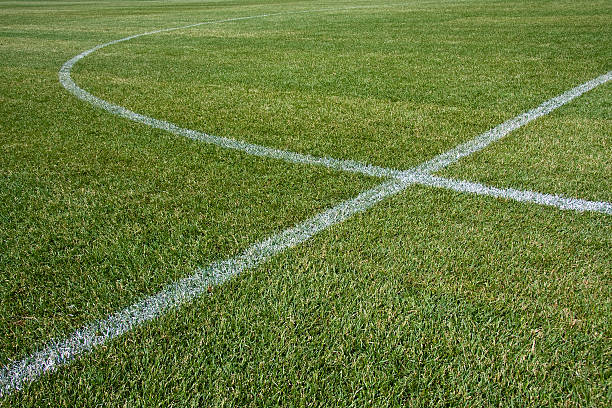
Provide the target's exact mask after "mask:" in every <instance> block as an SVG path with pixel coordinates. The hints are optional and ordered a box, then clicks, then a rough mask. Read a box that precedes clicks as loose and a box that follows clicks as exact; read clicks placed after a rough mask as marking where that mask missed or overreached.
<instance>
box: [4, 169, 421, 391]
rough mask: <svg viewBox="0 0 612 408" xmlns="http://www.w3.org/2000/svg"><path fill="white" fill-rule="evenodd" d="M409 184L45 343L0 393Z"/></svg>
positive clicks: (370, 196) (389, 185)
mask: <svg viewBox="0 0 612 408" xmlns="http://www.w3.org/2000/svg"><path fill="white" fill-rule="evenodd" d="M409 184H410V182H409V181H407V180H403V181H402V180H398V179H390V180H388V181H386V182H384V183H382V184H380V185H378V186H376V187H374V188H372V189H370V190H367V191H365V192H363V193H361V194H359V195H358V196H357V197H355V198H353V199H351V200H348V201H345V202H343V203H341V204H339V205H337V206H335V207H333V208H331V209H329V210H327V211H324V212H322V213H320V214H318V215H315V216H314V217H312V218H309V219H308V220H306V221H304V222H303V223H301V224H298V225H296V226H295V227H293V228H289V229H287V230H285V231H283V232H281V233H279V234H276V235H273V236H272V237H270V238H268V239H266V240H265V241H262V242H258V243H256V244H254V245H252V246H251V247H249V248H247V249H246V250H245V251H244V252H243V253H242V254H240V255H238V256H236V257H234V258H230V259H227V260H225V261H220V262H215V263H213V264H212V265H210V266H208V267H206V268H202V269H199V270H197V271H196V273H194V274H193V275H192V276H189V277H187V278H184V279H181V280H179V281H178V282H176V283H173V284H171V285H169V286H168V287H166V288H165V289H164V290H162V291H161V292H159V293H157V294H155V295H153V296H151V297H148V298H145V299H143V300H141V301H140V302H138V303H135V304H134V305H132V306H130V307H127V308H125V309H123V310H121V311H119V312H117V313H114V314H112V315H111V316H109V317H107V318H106V319H104V320H100V321H98V322H94V323H92V324H90V325H87V326H85V327H83V328H81V329H78V330H77V331H75V332H74V333H73V334H72V335H71V336H70V337H68V338H67V339H65V340H62V341H59V342H51V343H49V344H48V345H47V346H46V347H45V348H43V349H42V350H40V351H38V352H36V353H34V354H32V355H31V356H29V357H27V358H25V359H23V360H20V361H17V362H15V363H13V364H11V365H8V366H6V367H4V368H3V369H2V371H0V396H3V395H6V394H9V393H11V392H12V391H13V390H16V389H21V388H22V386H23V385H24V383H26V382H30V381H33V380H35V379H36V378H38V377H40V376H41V375H42V374H45V373H49V372H52V371H55V370H56V369H57V368H58V367H59V366H61V365H62V364H65V363H68V362H70V361H71V360H73V359H74V358H75V357H77V356H78V355H80V354H83V353H84V352H87V351H90V350H91V349H92V348H94V347H95V346H98V345H100V344H103V343H105V342H107V341H109V340H111V339H114V338H116V337H118V336H120V335H122V334H124V333H126V332H128V331H130V330H133V329H134V328H136V327H138V326H140V325H142V324H143V323H145V322H148V321H150V320H153V319H155V318H157V317H159V316H161V315H163V314H164V313H165V312H166V311H168V309H170V308H174V307H179V306H181V305H184V304H185V303H188V302H190V301H192V300H193V299H194V298H196V297H198V296H199V295H201V294H202V293H203V292H205V291H206V290H207V289H208V287H209V286H211V285H219V284H222V283H224V282H226V281H227V280H228V279H230V278H231V277H233V276H235V275H237V274H239V273H241V272H243V271H244V270H245V269H250V268H254V267H255V266H257V265H259V264H261V263H262V262H264V261H266V260H267V259H269V258H270V257H272V256H273V255H275V254H277V253H279V252H282V251H284V250H285V249H287V248H291V247H293V246H296V245H298V244H300V243H302V242H304V241H306V240H308V239H310V238H311V237H312V236H313V235H315V234H317V233H318V232H320V231H322V230H324V229H326V228H328V227H330V226H332V225H334V224H337V223H340V222H342V221H344V220H346V219H347V218H349V217H351V216H352V215H354V214H355V213H358V212H361V211H364V210H366V209H368V208H370V207H372V206H373V205H374V204H376V203H378V202H379V201H381V200H383V199H384V198H386V197H389V196H391V195H393V194H397V193H398V192H400V191H402V190H403V189H405V188H406V187H407V186H408V185H409Z"/></svg>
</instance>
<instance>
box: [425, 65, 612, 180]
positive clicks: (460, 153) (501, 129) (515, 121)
mask: <svg viewBox="0 0 612 408" xmlns="http://www.w3.org/2000/svg"><path fill="white" fill-rule="evenodd" d="M610 79H612V71H609V72H607V73H605V74H603V75H601V76H598V77H597V78H594V79H591V80H590V81H587V82H585V83H584V84H582V85H578V86H577V87H575V88H573V89H570V90H569V91H567V92H565V93H563V94H561V95H559V96H556V97H554V98H552V99H549V100H547V101H546V102H544V103H543V104H541V105H540V106H538V107H537V108H535V109H531V110H530V111H527V112H525V113H522V114H520V115H518V116H516V117H514V118H512V119H510V120H507V121H505V122H504V123H502V124H500V125H498V126H496V127H494V128H493V129H490V130H488V131H486V132H485V133H483V134H481V135H480V136H478V137H476V138H475V139H472V140H470V141H468V142H466V143H463V144H460V145H459V146H457V147H455V148H454V149H451V150H449V151H448V152H445V153H442V154H440V155H438V156H436V157H434V158H433V159H431V160H428V161H426V162H425V163H423V164H421V165H419V166H417V167H416V168H415V169H414V170H415V171H416V172H418V173H434V172H436V171H439V170H442V169H443V168H445V167H446V166H448V165H450V164H452V163H455V162H456V161H458V160H459V159H461V158H462V157H466V156H469V155H470V154H472V153H476V152H478V151H480V150H482V149H484V148H485V147H487V146H488V145H490V144H491V143H493V142H495V141H498V140H499V139H501V138H502V137H504V136H506V135H507V134H508V133H510V132H512V131H513V130H516V129H518V128H520V127H521V126H524V125H526V124H527V123H529V122H531V121H534V120H536V119H537V118H539V117H541V116H544V115H548V114H549V113H551V112H552V111H554V110H555V109H557V108H560V107H561V106H563V105H565V104H566V103H568V102H570V101H571V100H573V99H574V98H576V97H578V96H580V95H582V94H584V93H585V92H588V91H590V90H592V89H593V88H595V87H597V86H599V85H602V84H605V83H606V82H608V81H609V80H610Z"/></svg>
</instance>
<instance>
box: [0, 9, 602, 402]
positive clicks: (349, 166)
mask: <svg viewBox="0 0 612 408" xmlns="http://www.w3.org/2000/svg"><path fill="white" fill-rule="evenodd" d="M354 8H355V7H354ZM328 10H330V9H328ZM311 12H314V11H311ZM270 15H272V14H266V15H260V16H251V17H241V18H234V19H226V20H219V21H216V22H226V21H237V20H244V19H248V18H257V17H265V16H270ZM275 15H277V14H275ZM212 23H215V22H206V23H198V24H192V25H189V26H184V27H179V28H170V29H165V30H157V31H151V32H148V33H144V34H139V35H134V36H131V37H126V38H123V39H121V40H116V41H112V42H109V43H106V44H102V45H100V46H97V47H94V48H92V49H90V50H88V51H85V52H83V53H81V54H79V55H77V56H76V57H74V58H72V59H71V60H70V61H68V62H66V63H65V64H64V65H63V66H62V68H61V70H60V81H61V82H62V84H63V85H64V87H66V89H68V90H69V91H70V92H72V93H74V94H75V95H76V96H77V97H78V98H80V99H82V100H85V101H87V102H89V103H91V104H93V105H95V106H99V107H101V108H103V109H105V110H107V111H109V112H111V113H113V114H116V115H118V116H122V117H125V118H128V119H131V120H134V121H137V122H141V123H145V124H147V125H150V126H153V127H156V128H159V129H164V130H168V131H170V132H173V133H175V134H179V135H182V136H186V137H190V138H192V139H196V140H202V141H205V142H208V143H213V144H216V145H218V146H222V147H226V148H230V149H236V150H241V151H244V152H246V153H249V154H253V155H257V156H263V157H272V158H277V159H283V160H286V161H289V162H293V163H304V164H314V165H322V166H327V167H331V168H335V169H342V170H346V171H352V172H359V173H363V174H368V175H374V176H379V177H391V179H390V180H387V181H385V182H384V183H382V184H380V185H378V186H377V187H374V188H372V189H370V190H367V191H365V192H363V193H361V194H359V195H358V196H357V197H355V198H353V199H351V200H347V201H345V202H343V203H341V204H339V205H337V206H335V207H333V208H331V209H329V210H327V211H324V212H322V213H320V214H318V215H316V216H314V217H312V218H310V219H308V220H306V221H305V222H303V223H301V224H298V225H297V226H295V227H293V228H290V229H287V230H285V231H283V232H281V233H279V234H276V235H274V236H272V237H270V238H268V239H266V240H264V241H262V242H259V243H256V244H254V245H252V246H251V247H249V248H248V249H246V250H245V251H244V252H243V253H242V254H240V255H238V256H236V257H234V258H230V259H227V260H225V261H220V262H215V263H213V264H212V265H210V266H208V267H206V268H203V269H198V270H197V271H196V272H195V273H194V274H193V275H192V276H190V277H187V278H184V279H181V280H179V281H178V282H176V283H174V284H171V285H169V286H168V287H166V288H165V289H164V290H162V291H161V292H159V293H157V294H155V295H153V296H150V297H148V298H145V299H143V300H142V301H140V302H137V303H135V304H134V305H132V306H130V307H128V308H126V309H123V310H121V311H119V312H116V313H114V314H112V315H111V316H109V317H108V318H106V319H104V320H100V321H98V322H94V323H92V324H90V325H87V326H85V327H83V328H81V329H78V330H77V331H75V332H74V333H73V334H72V335H71V336H70V337H68V338H67V339H65V340H62V341H58V342H55V341H53V342H50V343H49V344H48V345H47V346H46V347H44V348H43V349H42V350H40V351H38V352H36V353H34V354H32V355H31V356H29V357H27V358H25V359H23V360H20V361H16V362H14V363H12V364H9V365H7V366H5V367H4V368H3V369H2V370H1V371H0V396H5V395H7V394H10V393H11V392H12V391H14V390H18V389H21V388H22V387H23V385H24V384H25V383H28V382H31V381H34V380H36V379H37V378H38V377H40V376H41V375H43V374H45V373H49V372H52V371H55V370H56V369H57V368H58V367H59V366H61V365H63V364H66V363H68V362H70V361H72V360H74V359H75V358H76V357H78V356H79V355H80V354H83V353H85V352H87V351H90V350H92V349H93V348H94V347H96V346H97V345H100V344H103V343H105V342H107V341H108V340H110V339H113V338H116V337H118V336H120V335H122V334H124V333H126V332H128V331H130V330H132V329H134V328H136V327H138V326H141V325H142V324H144V323H146V322H148V321H151V320H153V319H155V318H157V317H159V316H161V315H163V314H164V313H165V312H167V311H168V310H169V309H171V308H175V307H179V306H181V305H184V304H185V303H188V302H190V301H192V300H193V299H195V298H196V297H198V296H199V295H200V294H202V293H203V292H204V291H206V290H207V289H208V287H209V286H211V285H219V284H222V283H223V282H226V281H227V280H228V279H230V278H232V277H233V276H235V275H237V274H239V273H241V272H242V271H244V270H246V269H249V268H253V267H255V266H257V265H259V264H261V263H262V262H264V261H266V260H267V259H269V258H270V257H272V256H274V255H275V254H278V253H279V252H282V251H283V250H285V249H287V248H291V247H293V246H295V245H298V244H300V243H302V242H304V241H306V240H308V239H310V238H311V237H312V236H314V235H315V234H317V233H319V232H321V231H323V230H324V229H326V228H328V227H330V226H332V225H335V224H337V223H340V222H342V221H344V220H346V219H348V218H349V217H351V216H352V215H354V214H355V213H358V212H362V211H365V210H366V209H368V208H370V207H372V206H373V205H375V204H376V203H378V202H380V201H381V200H383V199H384V198H386V197H389V196H391V195H394V194H397V193H399V192H400V191H402V190H404V189H405V188H406V187H408V186H409V185H411V184H413V183H415V182H418V183H421V184H427V183H429V184H428V185H433V186H437V187H445V188H452V189H455V190H457V191H468V192H475V193H482V194H486V195H492V196H496V197H505V196H504V194H505V195H506V196H508V197H510V196H511V195H514V196H516V197H518V198H514V199H518V200H519V201H529V200H532V202H538V200H539V201H540V203H543V204H546V205H551V204H549V203H552V202H553V201H554V200H552V201H551V199H548V198H543V196H546V195H541V194H538V193H530V192H528V193H529V194H531V195H529V194H526V192H521V191H518V190H503V189H495V188H492V187H486V186H482V185H479V184H476V183H469V182H460V181H454V180H447V179H444V178H441V177H436V176H431V175H430V174H422V173H429V172H433V171H436V170H440V169H442V168H444V167H445V166H447V165H449V164H450V163H453V162H455V161H457V160H459V159H460V158H461V157H465V156H467V155H469V154H471V153H474V152H476V151H478V150H480V149H482V148H484V147H486V146H487V145H488V144H490V143H492V142H494V141H495V140H498V139H500V138H501V137H503V136H505V135H506V134H508V133H509V132H511V131H512V130H515V129H517V128H518V127H520V126H523V125H524V124H525V123H528V122H530V121H531V120H534V119H535V118H537V117H539V116H542V115H545V114H547V113H549V112H551V111H552V110H554V109H556V108H558V107H559V106H561V105H563V104H565V103H567V102H569V101H570V100H571V99H573V98H575V97H576V96H578V95H581V94H582V93H584V92H586V91H588V90H590V89H592V88H594V87H595V86H597V85H600V84H602V83H604V82H606V81H608V80H610V73H608V74H606V75H603V76H601V77H599V78H596V79H595V80H592V81H589V82H587V83H586V84H583V85H581V86H579V87H577V88H574V89H573V90H571V91H569V92H566V93H565V94H563V95H561V96H559V97H557V98H553V99H551V100H550V101H548V102H545V103H544V104H542V105H541V106H540V107H539V108H536V109H534V110H532V111H529V112H527V113H525V114H523V115H519V116H518V117H517V118H515V119H512V120H510V121H508V122H505V123H503V124H502V125H500V126H498V127H496V128H494V129H492V130H491V131H489V132H486V133H484V134H483V135H480V136H478V137H477V138H476V139H474V140H473V141H471V142H467V143H465V144H463V145H460V146H459V147H457V148H455V149H452V150H451V151H449V152H447V153H444V154H441V155H439V156H437V157H436V158H434V159H432V160H430V161H428V162H426V163H423V164H422V165H420V166H417V167H415V168H413V169H411V170H408V171H403V172H398V171H396V170H392V169H385V168H381V167H374V166H368V165H365V164H362V163H358V162H353V161H346V160H337V159H331V158H317V157H313V156H309V155H302V154H299V153H293V152H287V151H282V150H277V149H271V148H267V147H264V146H259V145H254V144H249V143H244V142H237V141H233V140H231V139H226V138H220V137H216V136H211V135H208V134H206V133H202V132H196V131H193V130H190V129H184V128H180V127H178V126H176V125H174V124H172V123H169V122H165V121H161V120H158V119H154V118H150V117H148V116H144V115H140V114H137V113H135V112H132V111H130V110H128V109H125V108H123V107H121V106H118V105H114V104H111V103H109V102H106V101H104V100H102V99H100V98H98V97H96V96H93V95H91V94H90V93H89V92H87V91H85V90H83V89H81V88H80V87H78V86H77V85H76V84H75V83H74V81H73V80H72V78H71V77H70V70H71V69H72V67H73V66H74V64H75V63H76V62H77V61H79V60H80V59H82V58H84V57H85V56H87V55H89V54H91V53H92V52H94V51H96V50H99V49H100V48H103V47H106V46H108V45H111V44H116V43H118V42H122V41H127V40H129V39H133V38H137V37H140V36H143V35H149V34H154V33H160V32H165V31H172V30H178V29H180V28H188V27H195V26H198V25H203V24H212ZM509 191H513V193H512V194H510V193H508V192H509ZM521 194H523V195H522V196H521ZM551 197H554V196H551ZM556 199H557V200H559V198H558V197H557V198H556ZM565 200H568V199H565ZM579 201H582V200H579ZM559 203H560V204H559ZM604 204H607V203H604ZM562 205H569V204H568V202H567V201H566V202H558V205H556V206H559V208H561V206H562ZM568 208H569V207H568ZM572 209H574V208H572Z"/></svg>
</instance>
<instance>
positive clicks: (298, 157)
mask: <svg viewBox="0 0 612 408" xmlns="http://www.w3.org/2000/svg"><path fill="white" fill-rule="evenodd" d="M373 7H378V8H380V7H385V6H355V7H344V8H338V9H320V10H306V11H297V12H287V13H272V14H259V15H255V16H247V17H236V18H228V19H223V20H215V21H206V22H202V23H197V24H190V25H186V26H182V27H173V28H165V29H162V30H155V31H148V32H146V33H142V34H136V35H131V36H129V37H125V38H121V39H119V40H114V41H110V42H107V43H104V44H100V45H98V46H96V47H93V48H91V49H89V50H87V51H83V52H82V53H80V54H79V55H77V56H75V57H73V58H71V59H70V60H68V61H66V62H65V63H64V65H62V67H61V69H60V71H59V81H60V83H61V84H62V86H63V87H64V88H66V89H67V90H68V91H69V92H70V93H72V94H74V95H75V96H76V97H77V98H79V99H81V100H83V101H85V102H88V103H90V104H91V105H94V106H96V107H98V108H101V109H104V110H105V111H108V112H110V113H112V114H113V115H116V116H120V117H122V118H125V119H129V120H132V121H134V122H139V123H142V124H145V125H148V126H151V127H153V128H156V129H161V130H166V131H168V132H171V133H174V134H176V135H180V136H184V137H187V138H190V139H194V140H198V141H201V142H206V143H210V144H214V145H217V146H220V147H223V148H226V149H233V150H239V151H242V152H245V153H248V154H250V155H253V156H259V157H268V158H274V159H280V160H284V161H287V162H290V163H299V164H309V165H315V166H324V167H329V168H331V169H335V170H343V171H349V172H353V173H361V174H365V175H368V176H374V177H381V178H382V177H385V178H387V177H399V176H400V175H401V171H399V170H394V169H388V168H384V167H378V166H373V165H369V164H364V163H360V162H357V161H354V160H342V159H335V158H332V157H316V156H311V155H309V154H301V153H297V152H291V151H287V150H281V149H275V148H271V147H266V146H262V145H257V144H254V143H248V142H244V141H240V140H235V139H230V138H226V137H221V136H214V135H210V134H208V133H205V132H199V131H196V130H192V129H186V128H182V127H180V126H177V125H175V124H174V123H171V122H167V121H165V120H160V119H155V118H152V117H150V116H146V115H141V114H139V113H136V112H133V111H131V110H129V109H127V108H124V107H123V106H120V105H116V104H114V103H111V102H108V101H105V100H104V99H102V98H98V97H97V96H95V95H92V94H91V93H89V92H87V91H86V90H84V89H83V88H81V87H79V86H78V85H77V84H76V83H75V82H74V80H73V79H72V77H71V75H70V72H71V70H72V67H74V65H75V64H76V63H77V62H78V61H80V60H82V59H83V58H85V57H86V56H88V55H90V54H92V53H93V52H95V51H98V50H100V49H102V48H104V47H108V46H109V45H114V44H118V43H121V42H125V41H129V40H132V39H134V38H138V37H143V36H147V35H152V34H159V33H165V32H169V31H176V30H181V29H188V28H194V27H198V26H202V25H206V24H220V23H227V22H233V21H240V20H247V19H255V18H263V17H272V16H282V15H291V14H304V13H317V12H325V11H343V10H353V9H362V8H373Z"/></svg>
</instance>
